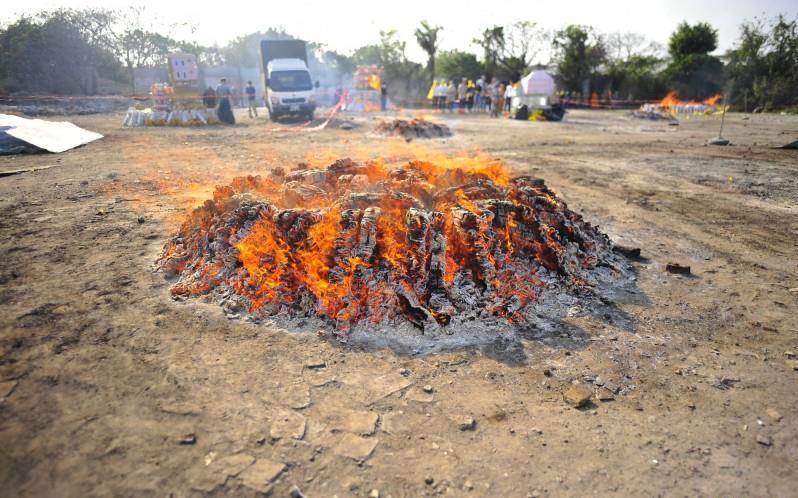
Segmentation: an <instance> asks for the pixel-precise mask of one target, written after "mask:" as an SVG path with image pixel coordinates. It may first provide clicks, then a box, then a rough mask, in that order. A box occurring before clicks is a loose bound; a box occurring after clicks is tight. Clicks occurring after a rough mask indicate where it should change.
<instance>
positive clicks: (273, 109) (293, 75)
mask: <svg viewBox="0 0 798 498" xmlns="http://www.w3.org/2000/svg"><path fill="white" fill-rule="evenodd" d="M261 55H262V61H263V66H262V67H263V74H264V79H265V81H264V82H265V87H266V105H267V106H268V108H269V116H270V117H271V119H272V120H273V121H274V120H277V119H279V118H280V117H282V116H288V115H294V116H301V117H304V118H307V119H309V120H312V119H313V113H314V111H315V110H316V99H315V89H316V88H317V87H318V86H319V84H318V82H316V84H315V85H314V84H313V81H312V79H311V77H310V71H309V70H308V65H307V55H306V52H305V42H304V41H302V40H263V41H262V42H261Z"/></svg>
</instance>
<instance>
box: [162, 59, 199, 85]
mask: <svg viewBox="0 0 798 498" xmlns="http://www.w3.org/2000/svg"><path fill="white" fill-rule="evenodd" d="M169 79H170V80H171V82H172V86H173V87H174V89H175V90H176V91H178V92H179V91H181V90H189V91H197V90H198V89H199V66H198V65H197V56H195V55H194V54H169Z"/></svg>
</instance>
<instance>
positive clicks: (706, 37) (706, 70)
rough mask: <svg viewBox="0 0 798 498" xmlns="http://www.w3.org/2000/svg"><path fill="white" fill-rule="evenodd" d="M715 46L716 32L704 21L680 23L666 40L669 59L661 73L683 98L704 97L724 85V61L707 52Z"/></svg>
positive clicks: (719, 89) (713, 93)
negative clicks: (667, 40) (691, 23)
mask: <svg viewBox="0 0 798 498" xmlns="http://www.w3.org/2000/svg"><path fill="white" fill-rule="evenodd" d="M717 48H718V32H717V30H715V29H714V28H713V27H712V26H710V25H709V24H707V23H698V24H694V25H690V24H688V23H686V22H683V23H681V24H680V25H679V26H678V27H677V28H676V31H674V33H673V34H672V35H671V38H670V40H669V42H668V53H669V54H670V59H671V60H670V63H669V64H668V67H666V68H665V71H664V76H665V80H666V81H667V83H668V85H669V86H670V87H671V88H672V89H674V90H676V91H677V92H678V93H679V95H680V96H681V97H682V98H688V99H705V98H707V97H710V96H712V95H715V94H717V93H719V92H720V91H721V89H722V85H723V63H722V62H721V61H720V59H719V58H717V57H715V56H714V55H710V52H713V51H714V50H715V49H717Z"/></svg>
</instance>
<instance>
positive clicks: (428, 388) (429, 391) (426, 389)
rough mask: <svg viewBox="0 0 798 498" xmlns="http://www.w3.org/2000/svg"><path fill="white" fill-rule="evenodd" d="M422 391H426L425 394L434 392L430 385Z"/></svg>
mask: <svg viewBox="0 0 798 498" xmlns="http://www.w3.org/2000/svg"><path fill="white" fill-rule="evenodd" d="M422 389H424V392H425V393H431V392H432V386H431V385H429V384H427V385H425V386H424V387H423V388H422Z"/></svg>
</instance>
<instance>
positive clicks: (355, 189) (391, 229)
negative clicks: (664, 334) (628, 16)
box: [159, 159, 613, 331]
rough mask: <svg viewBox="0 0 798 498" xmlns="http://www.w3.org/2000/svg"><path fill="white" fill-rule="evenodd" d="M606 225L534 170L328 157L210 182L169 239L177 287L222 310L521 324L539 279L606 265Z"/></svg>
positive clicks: (169, 270)
mask: <svg viewBox="0 0 798 498" xmlns="http://www.w3.org/2000/svg"><path fill="white" fill-rule="evenodd" d="M612 257H613V256H612V251H611V250H610V243H609V240H608V238H607V237H606V235H603V234H602V233H600V232H599V231H598V230H597V229H596V228H595V227H593V226H591V225H590V224H588V223H586V222H585V221H583V220H582V217H581V216H580V215H578V214H577V213H575V212H573V211H571V210H569V209H568V208H567V207H566V205H565V203H564V202H563V201H562V200H560V199H559V198H558V197H557V196H556V195H555V194H554V193H552V191H551V190H549V189H548V188H547V187H546V186H545V184H544V182H543V180H540V179H535V178H531V177H528V176H520V177H516V178H510V177H509V175H508V174H507V171H506V170H505V169H504V168H503V167H502V166H501V165H499V164H496V163H485V162H478V163H475V164H474V163H471V164H469V163H464V164H462V165H458V166H453V165H446V166H440V165H436V164H431V163H427V162H420V161H412V162H408V163H406V164H403V165H401V166H398V167H392V166H387V165H384V164H382V163H376V162H374V163H367V164H359V163H356V162H354V161H351V160H349V159H344V160H338V161H336V162H335V163H333V164H331V165H329V166H328V167H327V168H325V169H308V168H306V167H304V166H302V165H300V166H299V168H298V169H296V170H294V171H292V172H288V173H286V172H284V171H283V170H281V169H277V170H274V171H272V173H271V174H270V175H269V176H268V177H258V176H249V177H242V178H238V179H236V180H235V181H233V183H232V185H229V186H225V187H217V190H216V192H215V193H214V196H213V199H212V200H208V201H206V202H205V205H204V206H202V207H200V208H197V209H196V210H194V212H193V213H192V214H191V215H190V216H189V217H188V219H187V220H186V221H185V222H184V223H183V225H182V227H181V228H180V230H179V232H178V233H177V234H176V235H175V236H174V237H173V238H172V239H171V240H170V241H169V242H168V243H167V245H166V247H165V248H164V252H163V254H162V256H161V258H160V260H159V266H160V268H161V269H162V271H163V272H164V273H165V274H166V276H167V277H169V278H174V279H175V280H176V281H175V283H174V285H173V287H172V289H171V292H172V294H173V295H174V296H176V297H187V296H192V295H201V294H208V295H210V296H211V297H212V298H214V299H215V300H217V301H219V302H221V303H222V304H223V306H225V308H226V309H227V310H228V311H229V312H235V313H239V312H250V313H252V314H254V315H256V316H263V315H273V314H278V313H281V314H286V315H288V316H316V317H321V318H323V319H325V320H329V321H331V322H332V323H334V324H335V326H336V327H337V328H338V329H339V330H344V331H345V330H347V329H348V327H350V326H351V325H352V324H353V323H363V322H365V323H374V324H376V323H395V322H397V321H410V322H412V323H413V324H415V325H417V326H418V327H420V328H422V329H423V328H426V327H444V326H446V324H448V323H449V322H450V321H451V320H452V319H453V318H454V317H457V316H464V315H468V316H471V317H474V319H478V318H479V317H494V318H496V317H499V318H500V319H504V320H506V321H508V322H511V323H515V322H523V321H524V320H525V312H526V307H527V306H528V305H529V304H530V303H534V302H535V301H536V300H537V299H539V298H540V296H541V295H542V294H543V293H545V292H547V290H548V289H554V288H557V289H568V290H569V291H574V290H575V289H576V290H577V291H578V289H579V288H587V287H589V286H590V285H591V281H592V278H591V272H593V271H594V270H595V269H596V268H597V267H598V266H604V267H605V269H606V267H607V266H610V267H611V266H612V264H611V263H608V261H610V259H611V258H612Z"/></svg>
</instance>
